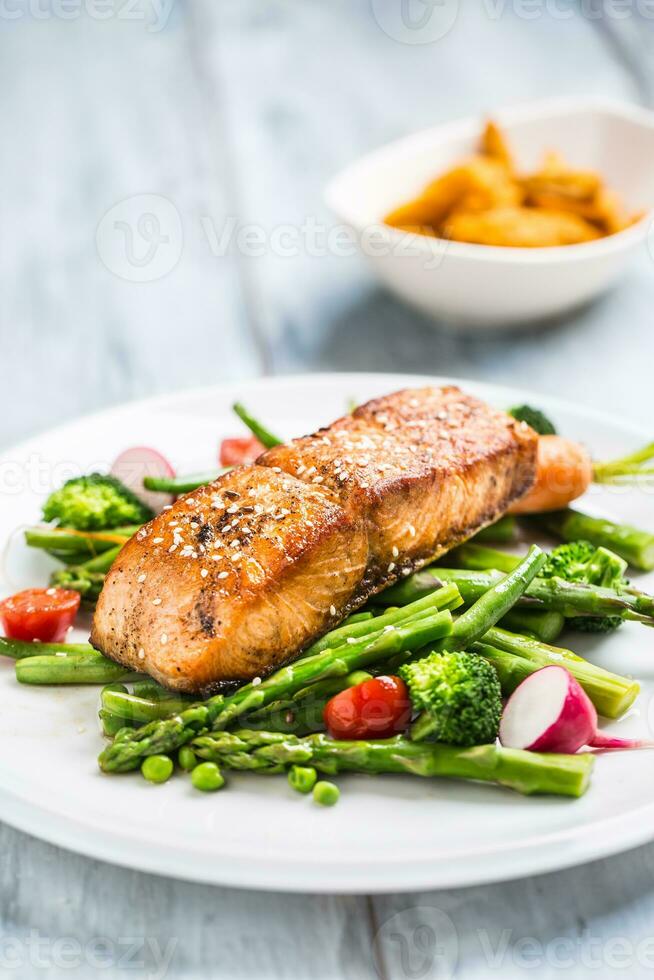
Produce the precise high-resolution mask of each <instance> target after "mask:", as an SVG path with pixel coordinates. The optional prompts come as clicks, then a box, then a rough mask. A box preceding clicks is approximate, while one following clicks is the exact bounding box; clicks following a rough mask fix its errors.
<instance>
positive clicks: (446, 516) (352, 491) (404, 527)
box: [91, 387, 538, 694]
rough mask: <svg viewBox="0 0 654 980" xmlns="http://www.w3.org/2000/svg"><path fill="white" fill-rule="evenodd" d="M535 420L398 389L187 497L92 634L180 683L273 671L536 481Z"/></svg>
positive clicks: (161, 519)
mask: <svg viewBox="0 0 654 980" xmlns="http://www.w3.org/2000/svg"><path fill="white" fill-rule="evenodd" d="M537 441H538V440H537V436H536V435H535V433H534V432H533V431H532V430H531V429H530V428H529V427H528V426H527V425H525V424H524V423H520V422H516V421H515V420H514V419H512V418H510V417H509V416H508V415H506V414H505V413H504V412H501V411H497V410H495V409H492V408H490V407H489V406H487V405H485V404H484V403H483V402H481V401H479V400H478V399H476V398H473V397H472V396H470V395H467V394H464V393H463V392H461V391H460V390H459V389H458V388H455V387H444V388H422V389H417V390H407V391H400V392H397V393H395V394H392V395H388V396H386V397H384V398H378V399H375V400H373V401H371V402H368V403H367V404H365V405H362V406H361V407H360V408H358V409H357V410H356V411H355V412H354V413H353V414H352V415H349V416H347V417H345V418H342V419H339V420H338V421H336V422H334V423H333V425H331V426H329V427H327V428H324V429H320V430H319V431H318V432H316V433H314V434H313V435H310V436H305V437H302V438H300V439H295V440H293V441H292V442H291V443H289V444H287V445H282V446H277V447H275V448H274V449H270V450H268V451H267V452H265V453H263V455H262V456H260V457H259V459H258V460H257V461H256V463H255V464H254V465H251V466H241V467H237V468H236V469H234V470H231V471H230V472H228V473H225V474H223V475H222V476H221V477H219V478H218V479H217V480H215V481H214V482H213V483H211V484H208V485H207V486H205V487H202V488H201V489H199V490H196V491H193V492H192V493H189V494H186V495H184V496H182V497H180V498H179V499H178V500H177V501H176V503H175V504H174V505H173V506H172V507H171V508H169V509H167V510H164V511H163V512H162V513H161V514H159V515H158V516H157V517H155V518H154V520H152V521H150V522H149V523H148V524H146V525H144V527H143V528H141V529H140V530H139V531H138V532H137V533H136V534H135V535H134V537H133V538H132V539H131V540H130V541H129V542H128V543H127V544H126V545H125V547H124V548H123V549H122V551H121V552H120V554H119V555H118V558H117V559H116V561H115V562H114V564H113V566H112V568H111V570H110V572H109V574H108V575H107V579H106V582H105V585H104V588H103V590H102V593H101V595H100V598H99V600H98V604H97V607H96V612H95V616H94V619H93V629H92V633H91V642H92V643H93V645H94V646H95V647H96V648H97V649H99V650H101V651H102V652H103V653H104V654H105V655H106V656H108V657H111V658H112V659H114V660H117V661H118V662H119V663H123V664H125V665H126V666H129V667H131V668H134V669H135V670H141V671H143V670H145V671H147V672H148V673H149V674H151V676H152V677H154V678H155V679H156V680H157V681H159V682H160V683H161V684H164V685H165V686H166V687H169V688H172V689H174V690H179V691H189V692H199V693H203V694H206V693H209V692H211V691H212V690H216V689H217V688H218V687H220V686H221V685H222V684H224V683H225V682H230V681H244V680H249V679H252V678H253V677H256V676H265V675H266V674H268V673H269V672H270V671H271V670H273V669H274V668H275V667H277V666H279V665H280V664H281V663H283V662H285V661H287V660H291V659H293V657H295V656H297V655H298V654H299V653H300V652H301V651H302V650H303V649H305V648H306V647H307V646H308V645H309V644H310V643H311V642H312V641H313V640H315V639H316V638H317V637H319V636H321V635H322V634H323V633H325V632H326V631H327V630H329V629H332V628H333V627H334V626H336V625H337V624H338V623H339V622H341V621H342V620H343V619H344V618H345V617H346V616H347V615H348V614H349V613H351V612H352V611H354V610H355V609H357V608H359V607H360V606H361V605H363V604H364V603H365V602H366V601H367V599H368V598H370V596H372V595H374V594H375V593H377V592H379V591H381V590H382V589H384V588H386V587H387V586H389V585H391V584H393V583H394V582H396V581H398V579H399V578H401V577H402V576H404V575H407V574H409V573H410V572H412V571H414V570H416V569H418V568H421V567H422V566H423V565H425V564H427V563H428V562H431V561H433V560H435V559H436V558H438V557H439V556H440V555H442V554H443V553H444V552H446V551H448V550H449V549H450V548H452V547H454V546H455V545H456V544H459V543H460V542H461V541H464V540H466V539H467V538H469V537H470V536H471V535H472V534H474V533H476V532H477V531H478V530H480V529H481V528H482V527H485V526H486V525H488V524H490V523H492V522H493V521H495V520H497V518H498V517H500V516H501V515H502V514H503V513H504V512H505V511H506V510H507V508H508V507H509V506H510V505H511V504H512V503H513V502H514V501H516V500H519V499H520V498H521V497H522V496H523V495H524V494H526V493H527V492H528V491H529V490H530V488H531V487H532V485H533V483H534V479H535V473H536V449H537Z"/></svg>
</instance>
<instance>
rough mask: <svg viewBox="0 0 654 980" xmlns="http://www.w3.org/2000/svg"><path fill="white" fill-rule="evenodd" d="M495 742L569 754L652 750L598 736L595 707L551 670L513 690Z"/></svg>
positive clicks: (562, 673) (565, 674) (567, 677)
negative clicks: (585, 747) (598, 751)
mask: <svg viewBox="0 0 654 980" xmlns="http://www.w3.org/2000/svg"><path fill="white" fill-rule="evenodd" d="M499 735H500V742H501V743H502V745H504V746H506V747H507V748H512V749H527V750H529V751H532V752H561V753H565V754H570V755H572V754H574V753H575V752H578V751H579V749H581V748H583V746H588V747H589V748H595V749H637V748H652V747H654V743H652V742H648V741H642V740H639V739H630V738H629V739H625V738H617V737H614V736H611V735H603V734H602V733H601V732H599V731H598V730H597V712H596V711H595V707H594V705H593V703H592V701H591V700H590V698H589V697H588V695H587V694H586V692H585V691H584V690H583V688H582V687H581V685H580V684H579V683H578V681H577V680H576V679H575V678H574V677H573V676H572V674H571V673H570V672H569V671H567V670H566V669H565V667H559V666H558V665H555V664H552V665H550V666H548V667H543V668H541V670H537V671H536V672H535V673H533V674H531V675H530V676H529V677H527V678H525V680H524V681H523V682H522V683H521V684H519V685H518V687H517V688H516V689H515V691H514V692H513V694H512V695H511V697H510V698H509V700H508V701H507V703H506V706H505V708H504V711H503V713H502V720H501V722H500V733H499Z"/></svg>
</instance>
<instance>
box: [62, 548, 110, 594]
mask: <svg viewBox="0 0 654 980" xmlns="http://www.w3.org/2000/svg"><path fill="white" fill-rule="evenodd" d="M105 553H106V554H110V552H105ZM104 580H105V573H104V572H87V571H86V570H84V569H83V568H82V566H81V565H80V566H78V567H77V568H75V567H73V568H62V569H60V571H58V572H53V573H52V575H51V576H50V585H52V586H54V587H55V588H57V589H72V590H73V591H74V592H79V594H80V595H81V597H82V599H83V601H84V602H85V603H95V602H97V600H98V598H99V596H100V593H101V592H102V586H103V585H104Z"/></svg>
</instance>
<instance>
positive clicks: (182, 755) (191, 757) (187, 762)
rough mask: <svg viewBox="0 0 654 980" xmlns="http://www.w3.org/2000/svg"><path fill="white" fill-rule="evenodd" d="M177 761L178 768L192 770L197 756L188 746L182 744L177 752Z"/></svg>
mask: <svg viewBox="0 0 654 980" xmlns="http://www.w3.org/2000/svg"><path fill="white" fill-rule="evenodd" d="M177 761H178V762H179V765H180V769H183V770H184V771H185V772H192V771H193V770H194V769H195V767H196V766H197V764H198V757H197V756H196V754H195V752H194V751H193V749H192V748H190V746H188V745H182V747H181V749H180V750H179V752H178V753H177Z"/></svg>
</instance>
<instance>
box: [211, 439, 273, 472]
mask: <svg viewBox="0 0 654 980" xmlns="http://www.w3.org/2000/svg"><path fill="white" fill-rule="evenodd" d="M265 448H266V447H265V446H264V445H262V443H260V442H259V440H258V439H257V438H256V437H255V436H249V437H247V436H246V437H245V438H244V439H223V441H222V442H221V444H220V454H219V459H220V465H221V466H241V465H242V464H243V463H254V461H255V459H256V458H257V456H260V455H261V453H262V452H263V451H264V449H265Z"/></svg>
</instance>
